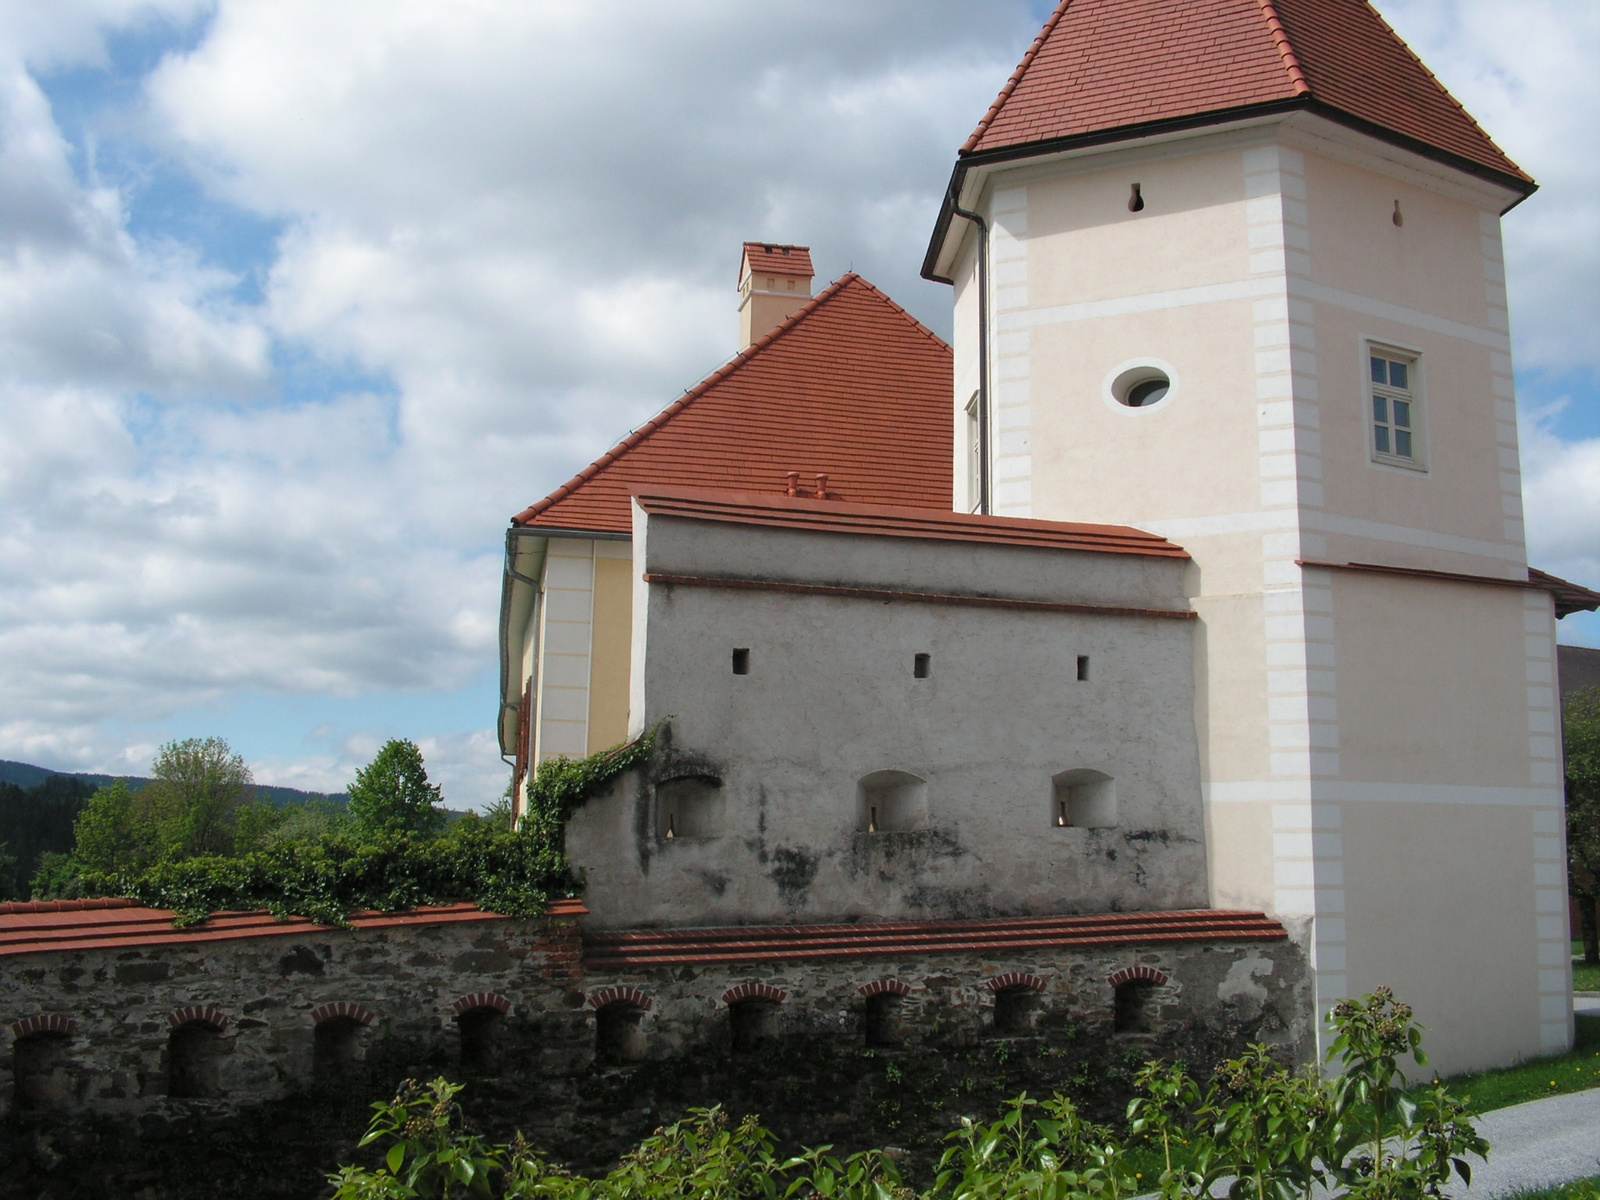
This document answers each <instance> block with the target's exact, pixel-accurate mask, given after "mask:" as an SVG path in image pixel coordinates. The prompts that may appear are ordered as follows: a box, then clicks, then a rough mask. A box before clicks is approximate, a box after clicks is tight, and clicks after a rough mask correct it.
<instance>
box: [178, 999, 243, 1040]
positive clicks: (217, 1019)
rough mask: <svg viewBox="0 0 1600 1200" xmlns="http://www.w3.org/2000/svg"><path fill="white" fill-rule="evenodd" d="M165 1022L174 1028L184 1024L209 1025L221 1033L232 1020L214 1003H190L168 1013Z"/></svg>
mask: <svg viewBox="0 0 1600 1200" xmlns="http://www.w3.org/2000/svg"><path fill="white" fill-rule="evenodd" d="M167 1024H168V1025H170V1026H172V1028H174V1029H182V1028H183V1027H184V1026H185V1025H209V1026H211V1028H213V1029H215V1030H216V1031H217V1032H218V1033H223V1032H224V1031H226V1030H227V1028H228V1026H229V1025H232V1024H233V1021H232V1020H231V1019H230V1018H229V1017H228V1014H227V1013H225V1012H223V1011H222V1010H221V1009H220V1008H217V1007H216V1006H215V1005H212V1004H190V1005H186V1006H185V1007H183V1008H180V1009H177V1010H176V1011H174V1012H170V1013H168V1014H167Z"/></svg>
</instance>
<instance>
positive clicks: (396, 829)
mask: <svg viewBox="0 0 1600 1200" xmlns="http://www.w3.org/2000/svg"><path fill="white" fill-rule="evenodd" d="M350 819H351V820H352V821H353V822H354V824H355V830H356V835H357V836H358V837H360V838H362V839H363V840H367V841H372V840H375V839H380V838H383V837H388V836H393V835H394V834H397V833H421V834H431V833H437V832H438V831H439V830H440V829H442V828H443V827H444V823H445V813H444V810H443V808H442V807H441V806H440V796H439V788H438V786H437V785H436V784H432V783H429V782H428V771H427V768H426V767H424V766H423V765H422V751H421V750H419V749H418V748H417V744H416V743H415V742H412V741H407V740H405V739H404V738H391V739H390V740H389V741H387V742H385V743H384V746H383V749H382V750H379V751H378V756H377V757H376V758H374V759H373V760H372V761H371V762H370V763H368V764H367V765H366V766H365V767H363V768H361V770H359V771H357V772H356V781H355V782H354V783H353V784H351V785H350Z"/></svg>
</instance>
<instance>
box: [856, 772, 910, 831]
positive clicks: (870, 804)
mask: <svg viewBox="0 0 1600 1200" xmlns="http://www.w3.org/2000/svg"><path fill="white" fill-rule="evenodd" d="M856 802H857V809H858V811H857V813H856V828H857V829H858V830H860V831H861V832H862V833H910V832H912V831H913V830H917V829H922V828H924V827H926V825H927V823H928V785H927V783H926V782H924V781H923V780H922V779H919V778H918V777H917V776H915V775H912V774H910V773H909V772H906V771H874V772H873V773H872V774H870V775H867V776H864V777H863V778H862V779H861V781H860V782H859V783H858V784H857V785H856Z"/></svg>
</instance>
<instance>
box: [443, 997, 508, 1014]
mask: <svg viewBox="0 0 1600 1200" xmlns="http://www.w3.org/2000/svg"><path fill="white" fill-rule="evenodd" d="M476 1008H492V1009H494V1010H495V1012H497V1013H508V1012H510V1011H511V1001H509V1000H507V999H506V998H505V997H504V996H502V995H500V994H499V993H497V992H468V993H467V994H466V995H465V996H463V997H461V999H459V1000H457V1001H456V1002H455V1003H454V1004H452V1005H451V1006H450V1009H451V1011H452V1012H454V1013H455V1014H456V1016H458V1017H459V1016H460V1015H461V1014H462V1013H469V1012H471V1011H472V1010H473V1009H476Z"/></svg>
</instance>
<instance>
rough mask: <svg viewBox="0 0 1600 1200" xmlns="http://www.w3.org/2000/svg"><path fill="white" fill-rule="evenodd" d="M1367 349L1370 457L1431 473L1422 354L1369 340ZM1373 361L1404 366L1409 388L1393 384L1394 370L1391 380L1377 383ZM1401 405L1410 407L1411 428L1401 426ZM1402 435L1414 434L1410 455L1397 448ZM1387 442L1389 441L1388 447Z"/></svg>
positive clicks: (1364, 371) (1364, 373) (1365, 414)
mask: <svg viewBox="0 0 1600 1200" xmlns="http://www.w3.org/2000/svg"><path fill="white" fill-rule="evenodd" d="M1364 349H1365V353H1364V354H1363V355H1362V356H1361V379H1362V392H1363V395H1362V405H1361V410H1362V423H1363V424H1364V425H1365V426H1366V430H1367V434H1366V438H1367V453H1368V455H1369V456H1370V457H1371V459H1372V461H1373V462H1375V463H1377V464H1379V465H1381V466H1385V467H1400V468H1402V469H1403V470H1407V471H1423V472H1425V471H1427V469H1428V458H1427V453H1428V440H1427V421H1426V413H1427V409H1426V406H1425V405H1424V403H1423V388H1422V355H1421V354H1420V353H1419V352H1418V351H1416V350H1408V349H1402V348H1401V347H1399V346H1394V345H1390V344H1389V343H1386V342H1374V341H1368V342H1366V343H1365V347H1364ZM1373 359H1381V360H1383V361H1384V362H1386V363H1390V364H1394V363H1399V364H1401V365H1402V366H1403V367H1404V368H1405V386H1404V387H1400V386H1397V385H1396V384H1395V383H1394V382H1393V376H1392V370H1393V368H1392V367H1390V368H1389V371H1388V372H1387V374H1389V378H1387V379H1385V381H1384V382H1383V383H1379V382H1378V381H1377V380H1375V379H1374V378H1373V374H1372V361H1373ZM1380 402H1381V404H1382V409H1381V411H1380V408H1379V405H1380ZM1397 402H1398V403H1400V404H1404V405H1407V406H1408V407H1407V411H1406V414H1405V415H1406V416H1408V417H1409V418H1410V424H1409V425H1405V424H1402V423H1400V420H1399V418H1400V415H1401V414H1400V413H1399V412H1398V410H1397V409H1396V408H1395V404H1396V403H1397ZM1380 416H1381V417H1382V418H1383V419H1382V420H1380V419H1379V418H1380ZM1399 433H1408V434H1409V435H1410V437H1411V453H1410V454H1401V453H1400V452H1399V451H1398V450H1397V449H1396V447H1397V446H1398V444H1399V440H1400V439H1399V437H1398V436H1397V434H1399ZM1384 442H1387V446H1385V445H1384V444H1383V443H1384Z"/></svg>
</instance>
